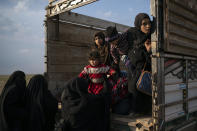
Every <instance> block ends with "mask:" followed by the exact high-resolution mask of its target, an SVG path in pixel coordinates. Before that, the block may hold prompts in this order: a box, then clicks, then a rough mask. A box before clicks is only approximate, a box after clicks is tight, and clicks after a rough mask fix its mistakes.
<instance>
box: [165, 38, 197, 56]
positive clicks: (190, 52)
mask: <svg viewBox="0 0 197 131" xmlns="http://www.w3.org/2000/svg"><path fill="white" fill-rule="evenodd" d="M172 42H173V41H172ZM176 43H177V42H175V44H174V45H169V48H168V49H166V52H173V53H177V54H181V55H190V56H197V52H196V49H192V48H185V47H184V48H183V47H181V46H176Z"/></svg>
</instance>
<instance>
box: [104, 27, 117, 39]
mask: <svg viewBox="0 0 197 131" xmlns="http://www.w3.org/2000/svg"><path fill="white" fill-rule="evenodd" d="M106 36H107V37H106V38H105V41H107V42H111V41H114V40H116V39H117V38H118V37H119V34H118V31H117V29H116V27H113V26H109V27H107V29H106Z"/></svg>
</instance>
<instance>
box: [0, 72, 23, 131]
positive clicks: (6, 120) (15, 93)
mask: <svg viewBox="0 0 197 131" xmlns="http://www.w3.org/2000/svg"><path fill="white" fill-rule="evenodd" d="M25 87H26V81H25V74H24V73H23V72H22V71H16V72H14V73H13V74H12V75H11V76H10V77H9V79H8V81H7V82H6V84H5V87H4V88H3V91H2V93H1V97H0V116H1V117H0V130H1V131H13V130H19V131H23V130H24V127H23V125H24V120H25V116H26V110H25V104H24V92H25Z"/></svg>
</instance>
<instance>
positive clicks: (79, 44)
mask: <svg viewBox="0 0 197 131" xmlns="http://www.w3.org/2000/svg"><path fill="white" fill-rule="evenodd" d="M47 44H48V45H47V46H56V45H57V46H58V45H59V46H61V45H62V46H69V47H74V46H76V47H88V48H89V47H90V46H91V45H92V44H93V43H91V44H90V43H85V42H83V41H81V42H72V41H60V40H48V41H47Z"/></svg>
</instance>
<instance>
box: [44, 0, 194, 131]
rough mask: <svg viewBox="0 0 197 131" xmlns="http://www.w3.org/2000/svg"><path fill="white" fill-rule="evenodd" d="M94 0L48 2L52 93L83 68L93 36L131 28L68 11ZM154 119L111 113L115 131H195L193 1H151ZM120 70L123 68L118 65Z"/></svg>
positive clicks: (48, 67)
mask: <svg viewBox="0 0 197 131" xmlns="http://www.w3.org/2000/svg"><path fill="white" fill-rule="evenodd" d="M95 1H96V0H78V1H77V0H61V1H58V0H49V5H48V6H47V8H46V19H45V32H46V33H45V34H46V35H45V66H46V67H45V75H46V78H47V79H48V83H49V89H50V90H51V91H52V92H53V93H57V92H61V88H62V86H63V85H64V84H66V82H67V81H68V80H69V79H71V78H72V77H74V76H76V75H78V74H79V73H80V71H81V70H82V69H83V67H84V66H85V65H87V58H86V54H87V52H88V50H89V46H90V45H91V44H92V43H93V35H94V34H95V32H97V31H104V30H105V29H106V28H107V27H108V26H116V28H117V30H118V31H119V32H124V31H126V30H127V29H128V28H129V26H126V25H122V24H118V23H114V22H111V21H106V20H102V19H98V18H93V17H90V16H85V15H82V14H78V13H74V12H71V9H73V8H76V7H80V6H83V5H85V4H89V3H92V2H95ZM150 7H151V8H150V13H151V16H152V17H153V21H154V27H155V28H154V32H153V33H152V35H151V44H152V57H151V59H152V116H141V117H135V118H134V117H130V116H122V115H115V114H112V117H111V123H112V124H111V128H112V130H113V131H134V130H136V131H144V130H147V131H149V130H153V131H164V130H167V131H168V130H169V131H170V130H176V131H196V130H197V0H150ZM121 68H124V66H123V65H122V64H121Z"/></svg>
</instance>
